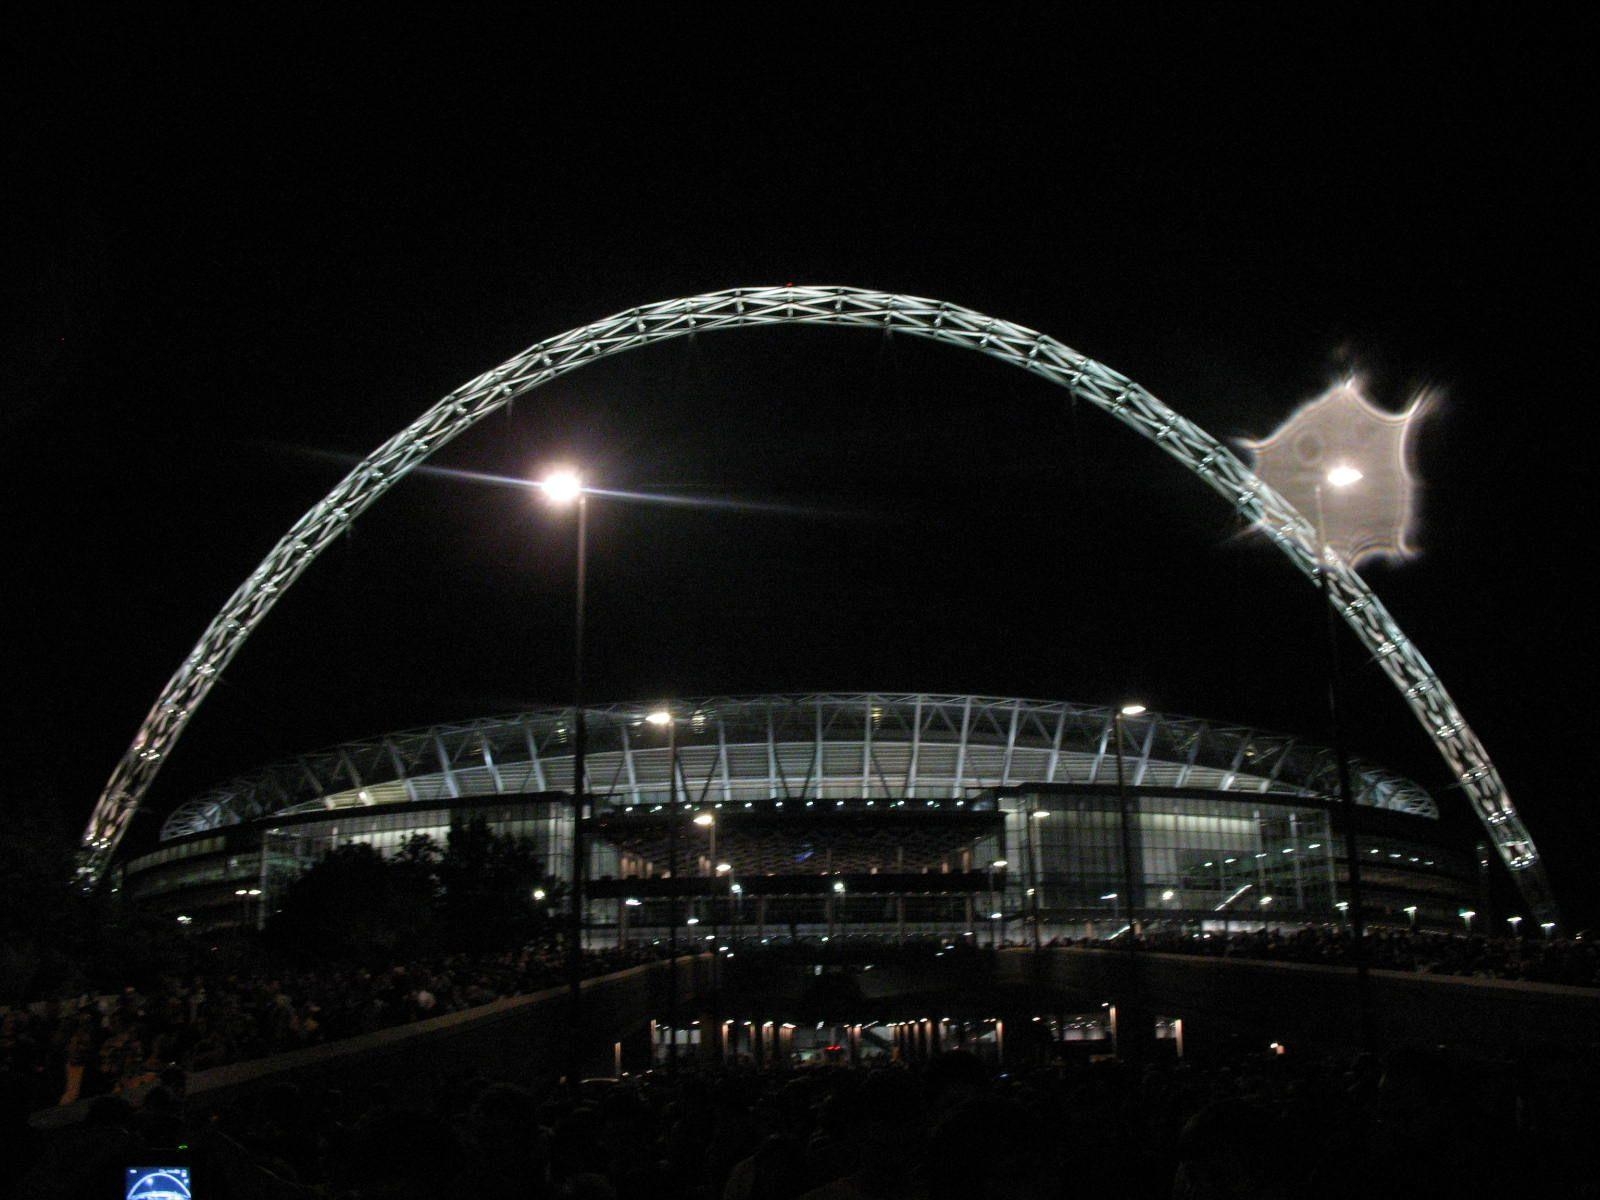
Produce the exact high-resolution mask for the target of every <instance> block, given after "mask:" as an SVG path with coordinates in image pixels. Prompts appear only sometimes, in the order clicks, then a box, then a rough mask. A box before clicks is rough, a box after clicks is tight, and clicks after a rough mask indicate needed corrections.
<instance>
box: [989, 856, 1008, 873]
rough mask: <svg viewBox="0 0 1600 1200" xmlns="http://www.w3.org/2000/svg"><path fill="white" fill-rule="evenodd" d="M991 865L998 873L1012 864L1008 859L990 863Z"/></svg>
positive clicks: (998, 859) (999, 859)
mask: <svg viewBox="0 0 1600 1200" xmlns="http://www.w3.org/2000/svg"><path fill="white" fill-rule="evenodd" d="M989 865H990V866H991V867H993V868H994V869H995V870H996V871H998V870H1001V869H1002V868H1004V867H1008V866H1010V865H1011V864H1010V862H1008V861H1007V860H1006V859H1003V858H997V859H995V860H994V861H993V862H992V863H990V864H989Z"/></svg>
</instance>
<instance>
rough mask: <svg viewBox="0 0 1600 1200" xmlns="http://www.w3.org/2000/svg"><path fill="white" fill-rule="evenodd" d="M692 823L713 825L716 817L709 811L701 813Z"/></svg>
mask: <svg viewBox="0 0 1600 1200" xmlns="http://www.w3.org/2000/svg"><path fill="white" fill-rule="evenodd" d="M694 823H695V824H696V825H715V824H716V823H717V819H716V818H715V817H713V816H712V815H711V814H710V813H701V814H700V815H699V816H697V817H696V818H695V819H694Z"/></svg>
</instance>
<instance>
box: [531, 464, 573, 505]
mask: <svg viewBox="0 0 1600 1200" xmlns="http://www.w3.org/2000/svg"><path fill="white" fill-rule="evenodd" d="M539 489H540V490H541V491H542V492H544V498H545V499H546V500H548V501H550V503H552V504H571V503H572V502H573V501H574V500H576V499H577V498H578V497H579V496H581V495H583V478H582V476H580V475H579V474H578V473H577V472H576V471H574V470H572V469H571V468H569V467H562V468H561V469H560V470H556V471H552V472H550V474H548V475H546V476H545V477H544V478H543V479H541V480H540V481H539Z"/></svg>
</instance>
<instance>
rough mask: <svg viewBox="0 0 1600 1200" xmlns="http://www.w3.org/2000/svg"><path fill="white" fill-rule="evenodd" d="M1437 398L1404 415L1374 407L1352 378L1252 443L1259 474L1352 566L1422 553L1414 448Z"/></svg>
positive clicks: (1416, 403) (1417, 401)
mask: <svg viewBox="0 0 1600 1200" xmlns="http://www.w3.org/2000/svg"><path fill="white" fill-rule="evenodd" d="M1432 402H1433V397H1432V396H1431V395H1430V394H1429V393H1426V392H1424V393H1420V394H1418V395H1417V396H1415V397H1413V399H1412V401H1411V403H1410V404H1409V405H1408V406H1407V407H1406V408H1405V409H1404V410H1402V411H1401V412H1398V413H1392V412H1388V411H1386V410H1384V409H1382V408H1379V407H1378V406H1377V405H1375V404H1373V403H1372V401H1371V400H1369V399H1368V398H1367V396H1366V393H1365V391H1364V390H1363V388H1362V384H1361V381H1360V380H1359V379H1347V380H1344V381H1342V382H1340V383H1338V384H1336V385H1334V386H1333V387H1331V388H1329V389H1328V390H1327V391H1325V392H1323V393H1322V395H1320V396H1318V397H1316V398H1315V399H1313V400H1309V401H1307V402H1306V403H1305V404H1302V405H1301V406H1300V407H1299V408H1298V409H1296V410H1295V411H1294V413H1293V414H1292V415H1291V416H1290V417H1289V419H1288V420H1286V421H1285V422H1284V423H1283V424H1282V425H1280V426H1279V427H1278V428H1277V429H1276V430H1275V431H1274V432H1273V433H1271V434H1270V435H1268V436H1267V437H1265V438H1262V439H1261V440H1260V441H1245V442H1244V443H1243V447H1244V449H1246V450H1248V451H1249V452H1250V453H1251V454H1253V455H1254V459H1255V462H1254V466H1255V472H1256V474H1257V475H1259V476H1260V477H1261V478H1262V479H1263V480H1265V481H1266V482H1267V483H1268V484H1270V485H1271V486H1272V487H1273V488H1274V489H1275V490H1276V491H1277V492H1278V493H1279V494H1280V495H1281V496H1283V498H1284V499H1285V500H1287V501H1288V502H1289V503H1290V504H1292V505H1294V506H1295V508H1296V509H1298V510H1299V511H1300V512H1301V513H1303V514H1304V515H1305V516H1306V518H1307V519H1308V520H1310V521H1312V522H1314V523H1315V522H1318V521H1320V522H1321V524H1322V528H1323V539H1324V541H1325V542H1326V544H1327V545H1328V546H1329V547H1330V548H1331V549H1332V550H1334V551H1335V552H1336V553H1337V554H1339V555H1340V557H1342V558H1343V559H1344V560H1345V561H1346V562H1348V563H1350V564H1351V565H1353V566H1359V565H1360V564H1361V563H1363V562H1366V561H1368V560H1371V559H1390V560H1403V559H1408V558H1414V557H1415V556H1416V554H1417V546H1416V543H1415V533H1416V527H1415V522H1416V514H1417V507H1418V505H1417V497H1418V493H1419V491H1420V490H1421V481H1420V480H1419V479H1418V478H1417V475H1416V472H1415V471H1414V470H1413V468H1412V463H1411V441H1412V437H1413V434H1414V431H1415V430H1416V428H1417V426H1418V425H1419V424H1420V423H1421V420H1422V418H1423V416H1425V415H1426V414H1427V411H1428V409H1429V407H1430V405H1431V404H1432Z"/></svg>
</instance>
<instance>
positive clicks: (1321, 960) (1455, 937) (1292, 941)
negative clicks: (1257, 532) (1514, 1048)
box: [1092, 925, 1600, 987]
mask: <svg viewBox="0 0 1600 1200" xmlns="http://www.w3.org/2000/svg"><path fill="white" fill-rule="evenodd" d="M1123 936H1124V937H1125V936H1127V935H1126V934H1124V935H1123ZM1135 941H1136V944H1137V945H1138V946H1140V947H1141V948H1143V949H1147V950H1152V951H1160V952H1165V953H1169V954H1204V955H1211V956H1215V957H1230V958H1254V959H1268V960H1276V961H1280V962H1300V963H1315V964H1321V965H1325V966H1349V965H1351V964H1352V963H1353V962H1354V961H1355V960H1354V957H1353V951H1354V949H1355V942H1354V940H1353V939H1352V938H1351V936H1350V934H1349V931H1348V930H1346V929H1343V928H1340V927H1337V926H1331V925H1305V926H1301V927H1298V928H1290V927H1269V928H1264V929H1255V930H1247V931H1238V930H1236V931H1233V932H1222V933H1203V934H1196V933H1193V932H1188V931H1182V930H1176V929H1172V930H1165V929H1150V930H1146V931H1145V932H1143V933H1142V934H1140V935H1138V937H1136V939H1135ZM1092 944H1098V943H1092ZM1362 945H1363V947H1364V948H1365V950H1366V955H1367V965H1368V966H1370V967H1372V968H1374V969H1378V970H1385V971H1410V972H1414V973H1421V974H1428V975H1463V976H1470V977H1473V978H1477V979H1520V980H1525V981H1528V982H1532V983H1562V984H1569V985H1572V986H1575V987H1600V943H1596V942H1595V941H1594V939H1592V938H1588V937H1582V938H1487V937H1469V936H1464V935H1461V934H1450V933H1440V932H1435V931H1430V930H1411V929H1390V928H1379V929H1369V930H1368V931H1367V935H1366V937H1365V938H1363V939H1362Z"/></svg>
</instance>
